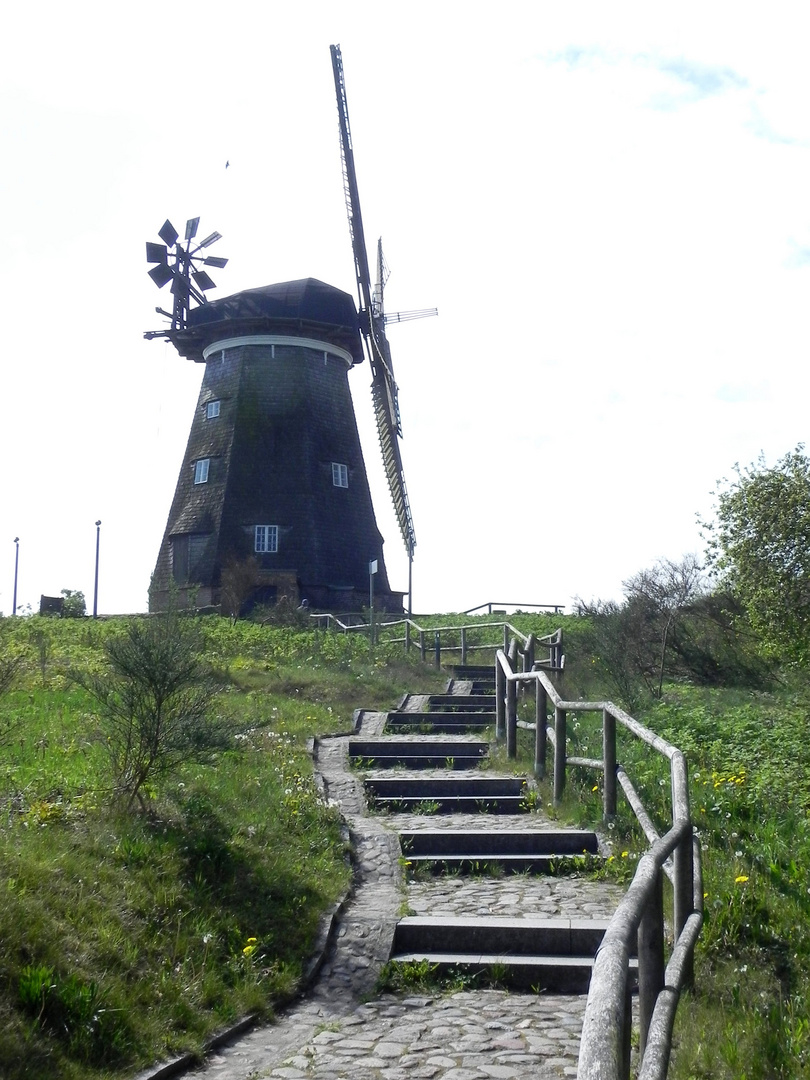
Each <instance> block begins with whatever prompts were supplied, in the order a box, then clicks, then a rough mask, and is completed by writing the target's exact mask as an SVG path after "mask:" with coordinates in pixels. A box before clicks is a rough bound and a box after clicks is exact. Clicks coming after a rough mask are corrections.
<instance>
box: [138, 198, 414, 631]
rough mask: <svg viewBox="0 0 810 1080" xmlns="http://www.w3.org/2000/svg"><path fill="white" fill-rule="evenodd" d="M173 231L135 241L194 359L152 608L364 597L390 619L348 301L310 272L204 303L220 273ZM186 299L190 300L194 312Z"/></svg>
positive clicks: (334, 603) (358, 348) (190, 229)
mask: <svg viewBox="0 0 810 1080" xmlns="http://www.w3.org/2000/svg"><path fill="white" fill-rule="evenodd" d="M198 223H199V219H197V218H192V219H191V220H190V221H189V222H188V224H187V226H186V235H185V238H184V239H183V240H182V241H180V239H179V234H178V233H177V230H176V229H175V228H174V226H173V225H172V224H171V223H170V222H168V221H167V222H166V224H165V225H164V226H163V227H162V229H161V230H160V234H159V235H160V238H161V240H163V241H164V243H163V244H147V260H148V261H149V262H150V263H151V264H153V265H152V269H151V270H150V271H149V276H150V277H151V278H152V279H153V281H154V282H155V284H156V285H158V287H163V286H164V285H166V284H168V283H169V282H170V281H171V283H172V284H171V290H172V293H173V295H174V306H173V311H172V312H168V311H164V310H162V309H161V308H157V311H158V313H159V314H161V315H163V316H165V317H166V318H168V319H170V320H171V322H170V326H169V327H168V328H166V329H164V330H159V331H148V332H147V333H146V334H145V335H144V336H145V337H147V338H155V337H164V338H168V339H169V341H171V343H172V344H173V345H174V346H175V348H176V349H177V351H178V352H179V353H180V355H181V356H185V357H188V358H189V359H191V360H194V361H195V362H197V363H201V364H204V365H205V375H204V377H203V381H202V386H201V388H200V395H199V399H198V402H197V408H196V409H195V412H194V417H193V420H192V425H191V431H190V433H189V438H188V444H187V447H186V453H185V455H184V459H183V464H182V466H181V469H180V475H179V477H178V481H177V486H176V488H175V495H174V499H173V502H172V506H171V509H170V511H169V517H168V521H167V524H166V529H165V532H164V536H163V540H162V542H161V546H160V550H159V552H158V558H157V562H156V565H155V571H154V574H153V578H152V590H151V592H150V601H149V603H150V609H152V610H162V609H163V608H165V607H166V606H167V605H168V604H170V603H176V602H179V603H180V604H181V605H183V604H188V605H191V604H194V605H196V606H202V607H206V606H209V605H210V606H213V607H217V606H219V607H220V609H221V610H223V609H224V610H227V611H228V612H229V613H230V614H237V613H238V612H239V611H240V610H245V609H246V608H249V607H251V606H255V605H257V604H272V603H274V602H277V601H280V600H282V599H286V600H287V601H288V602H293V603H295V604H296V605H297V604H298V603H299V602H300V601H302V600H304V599H306V600H307V601H308V602H309V603H310V604H311V605H313V606H314V607H320V608H324V609H326V610H332V611H335V610H339V611H357V610H359V609H360V607H361V606H363V605H364V604H365V603H367V602H368V595H369V594H368V587H369V569H370V566H372V565H373V566H374V567H375V575H376V582H375V595H376V604H377V607H378V608H380V609H382V610H391V611H395V612H401V611H402V593H398V592H392V590H391V588H390V586H389V584H388V577H387V573H386V569H385V563H384V560H383V554H382V548H383V539H382V536H381V535H380V532H379V530H378V528H377V524H376V520H375V517H374V508H373V506H372V502H371V493H370V490H369V486H368V479H367V477H366V471H365V464H364V462H363V454H362V449H361V446H360V437H359V434H358V431H357V423H356V421H355V417H354V410H353V407H352V400H351V393H350V390H349V384H348V378H347V376H348V372H349V371H350V370H351V368H353V367H354V366H355V365H356V364H358V363H361V362H362V360H363V347H362V343H361V340H360V334H359V325H358V318H357V312H356V310H355V305H354V301H353V300H352V297H351V296H349V294H348V293H345V292H342V291H340V290H339V289H335V288H333V287H332V286H330V285H326V284H324V282H322V281H317V280H316V279H314V278H304V279H301V280H298V281H287V282H281V283H279V284H275V285H268V286H264V287H262V288H258V289H247V290H244V291H243V292H240V293H236V294H234V295H232V296H226V297H223V298H221V299H218V300H213V301H208V300H207V299H206V296H205V292H207V291H209V290H210V289H211V288H213V287H214V283H213V281H212V280H211V279H210V277H209V276H208V274H207V272H206V271H205V270H204V269H202V267H204V266H212V265H216V266H224V265H225V263H226V262H227V260H226V259H216V260H214V259H213V258H212V257H211V256H209V255H207V254H206V253H205V249H206V248H207V247H208V246H210V245H211V244H213V243H214V242H215V240H218V239H219V238H220V237H219V233H212V234H211V235H210V236H208V237H206V239H205V240H203V241H202V242H201V243H199V244H197V245H196V246H195V245H194V238H195V234H196V231H197V226H198ZM193 304H196V306H193Z"/></svg>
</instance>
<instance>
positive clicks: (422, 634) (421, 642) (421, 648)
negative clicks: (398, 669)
mask: <svg viewBox="0 0 810 1080" xmlns="http://www.w3.org/2000/svg"><path fill="white" fill-rule="evenodd" d="M419 658H420V660H421V661H422V663H424V662H425V631H424V630H420V631H419Z"/></svg>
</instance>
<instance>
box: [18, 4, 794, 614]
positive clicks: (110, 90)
mask: <svg viewBox="0 0 810 1080" xmlns="http://www.w3.org/2000/svg"><path fill="white" fill-rule="evenodd" d="M806 21H807V11H806V7H805V5H803V4H800V3H778V2H777V3H771V4H769V5H768V6H767V9H766V8H765V6H763V5H759V4H756V5H755V4H753V3H740V2H735V3H726V2H724V0H718V2H714V3H712V4H706V3H705V2H701V3H692V2H689V0H686V2H680V3H678V4H677V5H674V4H670V5H662V4H651V3H649V2H644V3H631V2H627V3H624V2H621V0H614V2H612V3H610V4H606V3H604V0H598V2H590V0H582V2H579V3H572V4H560V3H558V2H547V0H534V2H532V3H525V2H514V0H501V3H499V4H498V5H487V6H486V7H484V6H482V7H481V8H478V7H475V6H473V5H470V4H468V3H464V4H462V3H460V2H456V0H432V2H430V3H427V2H424V0H412V2H410V3H408V4H407V5H404V6H403V5H396V6H395V5H385V4H379V3H377V4H370V3H364V2H351V0H345V2H343V3H340V4H336V3H334V2H331V3H320V2H315V0H311V2H307V3H303V2H302V3H300V4H297V5H290V4H286V3H285V4H280V3H277V2H275V0H265V2H264V3H257V2H248V0H232V2H231V3H229V4H228V5H222V4H220V3H216V4H215V3H211V2H209V0H199V2H197V3H194V4H190V3H180V2H175V0H162V2H160V3H157V2H155V0H140V2H139V3H138V4H137V5H127V6H126V7H125V6H124V5H113V4H110V3H108V2H104V3H100V2H99V3H96V2H94V0H76V2H75V3H73V4H71V5H66V4H64V3H62V2H59V3H56V2H54V0H46V2H44V3H43V2H40V3H37V2H36V0H32V3H30V4H28V5H15V6H14V10H12V11H10V12H7V13H6V14H5V15H4V33H3V58H2V63H1V64H0V131H1V132H2V144H1V145H2V155H3V159H4V168H3V169H2V170H0V192H2V206H3V210H4V223H3V231H2V232H3V244H2V259H0V297H2V302H3V314H4V319H3V324H4V325H3V337H4V340H5V347H4V350H3V353H4V357H3V378H2V387H3V394H2V403H3V410H2V412H3V415H2V421H0V450H1V451H2V459H3V461H4V462H5V469H4V476H3V483H2V489H0V490H2V497H1V498H0V611H3V612H5V613H6V614H9V613H10V612H11V610H12V604H13V588H14V565H15V552H16V545H15V543H14V538H15V537H19V571H18V597H17V602H18V606H19V608H20V609H22V610H27V608H28V606H29V605H30V607H31V608H32V609H34V610H36V609H38V606H39V597H40V594H43V593H44V594H47V595H58V594H59V593H60V591H61V590H62V589H65V588H67V589H80V590H82V591H83V592H84V593H85V595H86V597H87V599H88V605H89V606H92V596H93V577H94V561H95V546H96V526H95V522H96V521H97V520H101V522H102V524H101V527H100V560H99V594H98V608H99V612H100V613H102V614H111V613H124V612H135V611H142V610H145V609H146V603H147V590H148V586H149V578H150V574H151V572H152V570H153V568H154V564H155V559H156V557H157V553H158V548H159V545H160V541H161V538H162V535H163V530H164V527H165V523H166V518H167V515H168V511H169V506H170V503H171V499H172V495H173V493H174V488H175V484H176V482H177V477H178V472H179V470H180V465H181V462H182V458H183V453H184V449H185V444H186V440H187V437H188V432H189V428H190V425H191V419H192V414H193V412H194V408H195V405H196V400H197V393H198V390H199V385H200V382H201V379H202V366H201V365H195V364H193V363H190V362H188V361H185V360H182V359H181V358H180V357H179V356H178V355H177V353H176V352H175V351H174V349H173V348H172V346H171V345H169V344H168V343H166V342H164V341H161V340H157V341H146V340H144V338H143V332H144V331H146V330H155V329H160V328H161V327H162V326H163V324H164V320H162V319H161V317H160V316H159V315H157V314H156V313H155V310H154V309H155V306H156V305H161V306H164V307H166V306H169V299H170V298H169V297H168V293H167V290H164V291H163V292H158V290H157V289H156V288H155V286H154V285H153V283H152V281H151V280H150V279H149V278H148V276H147V273H146V271H147V269H148V267H147V264H146V262H145V249H144V244H145V242H146V241H147V240H151V241H157V240H158V237H157V232H158V230H159V229H160V227H161V225H162V224H163V222H164V220H165V219H166V218H169V219H171V220H172V221H173V222H174V224H175V225H176V226H177V227H178V228H182V226H183V224H184V222H185V221H186V219H187V218H190V217H196V216H199V217H200V218H201V222H200V230H201V232H200V235H201V236H203V235H207V234H208V233H209V232H212V231H214V230H217V231H219V232H220V233H222V236H223V239H222V240H221V241H220V242H219V243H218V244H217V245H216V247H215V248H212V249H211V254H216V255H220V256H223V257H227V258H228V259H229V263H228V266H227V267H226V268H225V269H223V270H217V271H213V272H212V276H213V277H214V279H215V281H216V282H217V285H218V288H217V290H216V291H215V292H213V293H209V297H210V298H212V299H213V298H216V297H219V296H225V295H228V294H229V293H233V292H238V291H239V290H241V289H246V288H252V287H257V286H261V285H267V284H270V283H273V282H277V281H286V280H293V279H296V278H301V277H316V278H320V279H321V280H323V281H326V282H328V283H329V284H331V285H335V286H337V287H338V288H342V289H345V290H346V291H347V292H350V293H352V294H356V289H355V281H354V272H353V261H352V253H351V247H350V240H349V231H348V224H347V217H346V209H345V204H344V196H343V185H342V176H341V166H340V153H339V140H338V124H337V108H336V103H335V93H334V84H333V79H332V68H331V61H330V54H329V46H330V44H340V46H341V51H342V56H343V64H344V70H345V77H346V90H347V98H348V105H349V114H350V119H351V127H352V136H353V142H354V152H355V163H356V167H357V175H358V186H359V191H360V200H361V205H362V211H363V220H364V225H365V231H366V239H367V242H368V246H369V248H370V249H372V250H370V252H369V254H370V257H371V258H373V257H374V252H373V248H374V245H375V244H376V239H377V237H378V236H382V238H383V245H384V250H385V255H386V261H387V263H388V265H389V267H390V269H391V276H390V279H389V281H388V285H387V289H386V309H387V310H388V311H389V312H394V311H406V310H411V309H415V308H425V307H436V308H438V311H439V316H438V318H429V319H423V320H420V321H416V322H410V323H405V324H401V325H398V326H392V327H390V329H389V339H390V342H391V348H392V355H393V361H394V366H395V372H396V377H397V382H398V383H399V388H400V406H401V410H402V422H403V432H404V439H403V442H402V456H403V461H404V465H405V475H406V480H407V484H408V490H409V494H410V500H411V505H412V510H413V515H414V522H415V530H416V540H417V547H416V551H415V556H414V564H413V607H414V611H415V612H417V613H418V612H434V611H459V610H466V609H469V608H473V607H475V606H476V605H479V604H484V603H488V602H493V603H496V604H499V605H502V604H510V605H511V604H519V605H523V606H528V605H529V604H561V605H565V606H566V607H568V608H570V607H571V606H572V605H573V603H574V602H575V599H576V598H577V597H581V598H582V599H585V600H591V599H595V598H602V599H609V598H618V597H620V596H621V591H622V582H623V581H624V580H626V579H627V578H629V577H630V576H632V575H633V574H635V573H636V572H637V571H639V570H641V569H643V568H645V567H648V566H651V565H652V564H653V563H654V562H655V561H656V560H657V559H659V558H669V559H679V558H680V557H681V556H683V555H684V554H686V553H688V552H692V551H697V552H700V551H702V549H703V541H702V539H701V534H700V528H699V525H698V518H699V517H703V518H704V519H705V518H710V517H711V513H712V505H713V492H714V491H715V490H716V487H717V483H718V481H720V480H721V479H722V478H724V477H728V476H729V475H731V472H732V469H733V466H734V464H735V462H739V463H740V464H742V465H746V464H748V463H750V462H752V461H754V460H755V459H757V458H758V456H759V455H760V453H762V454H764V456H765V460H766V461H767V462H768V463H769V464H774V463H775V462H776V461H777V460H778V459H779V458H780V457H782V456H783V455H784V454H785V453H787V452H788V451H790V450H791V449H793V448H794V447H795V446H796V445H797V444H798V443H802V442H804V440H805V439H806V438H807V434H808V407H807V402H808V390H810V386H808V383H809V382H810V375H808V354H809V353H810V326H808V317H807V309H808V304H807V299H808V296H809V295H810V109H808V102H810V65H808V64H807V61H806ZM226 163H228V167H227V168H226ZM369 380H370V373H369V370H368V365H367V364H363V365H361V366H359V367H357V368H355V369H354V370H353V371H352V372H351V374H350V384H351V386H352V393H353V396H354V400H355V410H356V414H357V419H358V424H359V427H360V431H361V438H362V441H363V445H364V454H365V459H366V466H367V471H368V473H369V478H370V483H371V487H372V496H373V499H374V504H375V510H376V515H377V522H378V525H379V527H380V529H381V531H382V534H383V536H384V537H385V541H386V543H385V549H384V553H385V559H386V565H387V569H388V575H389V579H390V582H391V586H392V587H393V588H395V589H402V590H406V589H407V584H408V565H407V557H406V553H405V550H404V547H403V544H402V541H401V539H400V536H399V531H398V528H397V525H396V522H395V519H394V515H393V510H392V509H391V505H390V498H389V495H388V492H387V487H386V484H385V480H384V476H383V472H382V465H381V462H380V455H379V451H378V447H377V440H376V433H375V431H374V424H373V418H372V413H371V404H370V403H371V396H370V392H369ZM4 552H5V554H3V553H4Z"/></svg>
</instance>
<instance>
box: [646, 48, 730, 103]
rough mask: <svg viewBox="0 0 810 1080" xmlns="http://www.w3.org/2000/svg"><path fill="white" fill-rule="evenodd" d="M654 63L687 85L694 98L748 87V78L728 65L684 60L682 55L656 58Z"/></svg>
mask: <svg viewBox="0 0 810 1080" xmlns="http://www.w3.org/2000/svg"><path fill="white" fill-rule="evenodd" d="M654 64H655V66H656V67H658V68H659V69H660V70H661V71H663V72H665V73H666V74H668V75H672V76H674V77H675V78H676V79H678V80H679V81H680V82H681V83H683V84H684V85H685V86H687V87H688V88H689V89H690V90H691V91H692V94H693V97H694V98H695V99H697V98H706V97H710V96H711V95H712V94H722V93H725V91H727V90H742V89H745V88H747V87H748V80H747V79H744V78H743V77H742V75H738V74H737V72H736V71H733V70H732V69H731V68H729V67H713V66H710V65H709V64H700V63H696V62H695V61H693V60H686V59H684V58H683V57H680V58H678V59H675V60H657V61H654Z"/></svg>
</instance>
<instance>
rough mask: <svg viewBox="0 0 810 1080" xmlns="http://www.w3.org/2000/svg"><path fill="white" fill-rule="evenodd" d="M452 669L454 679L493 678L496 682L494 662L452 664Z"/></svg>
mask: <svg viewBox="0 0 810 1080" xmlns="http://www.w3.org/2000/svg"><path fill="white" fill-rule="evenodd" d="M450 670H451V671H452V673H453V678H454V679H473V680H484V681H486V680H487V679H491V680H492V681H493V682H495V665H494V663H492V664H452V665H451V667H450Z"/></svg>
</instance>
